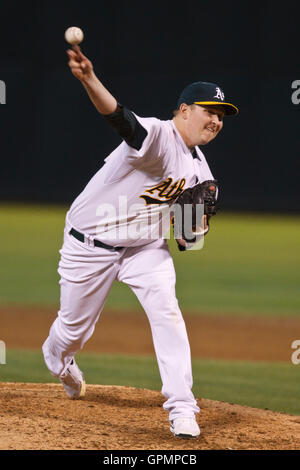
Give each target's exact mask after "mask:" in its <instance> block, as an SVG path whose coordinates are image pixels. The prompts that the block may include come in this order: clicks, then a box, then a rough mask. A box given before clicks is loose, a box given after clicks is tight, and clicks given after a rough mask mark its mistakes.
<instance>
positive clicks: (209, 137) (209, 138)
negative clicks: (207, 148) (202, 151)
mask: <svg viewBox="0 0 300 470" xmlns="http://www.w3.org/2000/svg"><path fill="white" fill-rule="evenodd" d="M216 136H217V134H216V133H212V134H211V135H202V136H201V137H200V139H199V142H198V144H197V145H207V144H209V142H211V141H212V140H214V138H215V137H216Z"/></svg>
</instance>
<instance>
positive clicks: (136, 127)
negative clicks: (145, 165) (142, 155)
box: [103, 103, 148, 150]
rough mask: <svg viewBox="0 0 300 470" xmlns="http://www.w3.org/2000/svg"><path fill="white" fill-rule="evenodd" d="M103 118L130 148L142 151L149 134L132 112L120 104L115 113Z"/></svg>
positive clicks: (105, 115)
mask: <svg viewBox="0 0 300 470" xmlns="http://www.w3.org/2000/svg"><path fill="white" fill-rule="evenodd" d="M103 117H104V119H105V120H106V121H107V122H108V123H109V124H110V125H111V126H112V127H113V128H114V129H115V130H116V131H117V132H118V134H119V135H120V136H121V137H122V139H124V140H125V142H126V143H127V144H128V145H130V147H133V148H134V149H136V150H140V148H141V147H142V145H143V142H144V140H145V138H146V137H147V135H148V132H147V131H146V129H145V128H144V127H143V126H142V125H141V124H140V123H139V121H138V120H137V119H136V117H135V115H134V114H133V112H132V111H130V110H129V109H127V108H126V107H124V106H122V105H121V104H120V103H118V106H117V109H116V111H115V112H114V113H111V114H103Z"/></svg>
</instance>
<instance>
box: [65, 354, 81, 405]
mask: <svg viewBox="0 0 300 470" xmlns="http://www.w3.org/2000/svg"><path fill="white" fill-rule="evenodd" d="M59 380H60V382H61V383H62V384H63V386H64V388H65V390H66V392H67V395H68V396H69V397H70V398H72V400H77V399H78V398H81V397H84V395H85V380H84V376H83V373H82V372H81V370H80V369H79V367H78V365H77V364H76V362H75V359H72V361H71V362H70V364H69V366H68V368H67V369H66V371H65V372H64V373H63V374H62V375H61V376H60V377H59Z"/></svg>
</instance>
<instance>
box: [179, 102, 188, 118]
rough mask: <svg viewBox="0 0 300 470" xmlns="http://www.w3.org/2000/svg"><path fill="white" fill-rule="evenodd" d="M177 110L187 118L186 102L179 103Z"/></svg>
mask: <svg viewBox="0 0 300 470" xmlns="http://www.w3.org/2000/svg"><path fill="white" fill-rule="evenodd" d="M179 111H180V113H181V115H182V117H183V119H187V117H188V111H189V106H188V105H187V104H186V103H181V105H180V107H179Z"/></svg>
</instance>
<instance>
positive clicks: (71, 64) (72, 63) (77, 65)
mask: <svg viewBox="0 0 300 470" xmlns="http://www.w3.org/2000/svg"><path fill="white" fill-rule="evenodd" d="M68 65H69V67H71V68H80V67H81V64H80V62H77V61H76V60H72V59H71V60H69V62H68Z"/></svg>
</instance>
